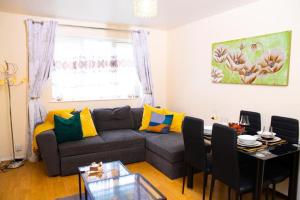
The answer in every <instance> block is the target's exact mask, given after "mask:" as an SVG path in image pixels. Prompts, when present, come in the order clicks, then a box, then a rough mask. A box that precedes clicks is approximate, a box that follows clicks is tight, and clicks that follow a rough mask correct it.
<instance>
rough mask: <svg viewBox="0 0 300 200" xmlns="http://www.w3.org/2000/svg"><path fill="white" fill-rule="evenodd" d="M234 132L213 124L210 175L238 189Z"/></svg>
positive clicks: (237, 163) (235, 136) (238, 175)
mask: <svg viewBox="0 0 300 200" xmlns="http://www.w3.org/2000/svg"><path fill="white" fill-rule="evenodd" d="M236 145H237V134H236V132H235V131H234V130H233V129H231V128H229V127H227V126H224V125H221V124H214V125H213V130H212V141H211V147H212V175H213V176H214V177H215V178H216V179H218V180H220V181H221V182H223V183H224V184H226V185H228V186H230V187H231V188H234V189H236V188H239V177H240V171H239V162H238V152H237V149H236Z"/></svg>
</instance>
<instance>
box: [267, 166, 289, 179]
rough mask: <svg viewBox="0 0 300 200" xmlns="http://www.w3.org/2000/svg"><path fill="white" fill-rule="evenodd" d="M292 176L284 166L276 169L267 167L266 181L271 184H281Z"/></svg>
mask: <svg viewBox="0 0 300 200" xmlns="http://www.w3.org/2000/svg"><path fill="white" fill-rule="evenodd" d="M289 176H290V170H289V169H288V168H287V167H285V166H282V165H276V166H274V167H272V166H267V167H266V170H265V179H266V181H267V182H270V183H280V182H282V181H284V180H285V179H287V178H288V177H289Z"/></svg>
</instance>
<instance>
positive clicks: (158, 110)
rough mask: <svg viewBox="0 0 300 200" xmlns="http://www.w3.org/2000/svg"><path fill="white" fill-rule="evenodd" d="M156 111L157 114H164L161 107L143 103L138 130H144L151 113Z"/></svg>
mask: <svg viewBox="0 0 300 200" xmlns="http://www.w3.org/2000/svg"><path fill="white" fill-rule="evenodd" d="M152 112H156V113H158V114H164V110H163V109H162V108H155V107H152V106H150V105H148V104H145V105H144V112H143V118H142V125H141V127H140V128H139V130H140V131H144V130H146V129H147V128H148V126H149V123H150V120H151V113H152Z"/></svg>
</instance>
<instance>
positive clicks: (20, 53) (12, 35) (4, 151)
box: [0, 12, 167, 160]
mask: <svg viewBox="0 0 300 200" xmlns="http://www.w3.org/2000/svg"><path fill="white" fill-rule="evenodd" d="M27 18H33V19H38V20H41V19H44V18H39V17H32V16H25V15H18V14H11V13H3V12H0V64H3V62H4V60H7V61H9V62H12V63H15V64H17V65H18V67H19V72H18V77H20V78H24V77H25V78H27V73H28V64H27V49H26V48H27V47H26V29H25V23H24V20H25V19H27ZM55 20H58V21H59V22H61V23H64V24H75V25H76V24H77V25H85V26H99V27H103V26H105V24H97V23H89V22H83V21H71V20H63V19H55ZM122 28H124V27H122ZM125 28H130V27H125ZM134 28H136V29H138V28H139V27H134ZM147 30H149V31H150V35H149V40H148V43H149V51H150V59H151V64H152V72H153V79H154V80H153V81H154V94H155V97H156V102H157V104H158V105H166V63H167V61H166V56H165V55H166V46H167V33H166V32H165V31H160V30H155V29H147ZM26 89H27V84H23V85H21V86H18V87H15V88H13V90H12V99H13V100H12V104H13V123H14V126H13V128H14V133H15V143H16V145H21V146H22V147H23V149H24V148H25V144H26V134H27V104H26ZM41 101H42V102H43V104H44V105H45V107H46V109H47V110H50V109H58V108H77V109H80V108H82V107H85V106H89V107H90V108H101V107H114V106H122V105H130V106H133V107H135V106H138V105H139V104H138V103H139V101H138V100H114V101H109V100H105V101H87V102H68V103H52V102H51V90H50V83H48V84H47V86H46V87H45V91H44V94H43V95H42V98H41ZM0 138H1V139H0V160H7V159H10V157H11V156H12V153H11V152H12V150H11V137H10V132H9V118H8V102H7V91H6V90H5V88H4V87H2V86H0ZM24 152H25V151H23V152H20V153H18V154H17V156H19V157H22V156H24Z"/></svg>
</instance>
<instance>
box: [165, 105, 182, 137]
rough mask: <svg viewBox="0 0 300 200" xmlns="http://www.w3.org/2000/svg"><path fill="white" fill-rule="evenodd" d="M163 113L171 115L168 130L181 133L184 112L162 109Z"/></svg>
mask: <svg viewBox="0 0 300 200" xmlns="http://www.w3.org/2000/svg"><path fill="white" fill-rule="evenodd" d="M164 114H165V115H173V121H172V124H171V127H170V131H172V132H178V133H181V131H182V128H181V127H182V122H183V120H184V113H181V112H173V111H170V110H168V109H166V108H165V109H164Z"/></svg>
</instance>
